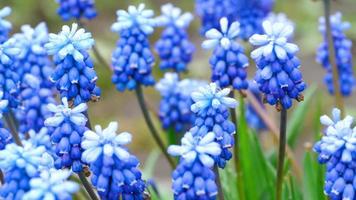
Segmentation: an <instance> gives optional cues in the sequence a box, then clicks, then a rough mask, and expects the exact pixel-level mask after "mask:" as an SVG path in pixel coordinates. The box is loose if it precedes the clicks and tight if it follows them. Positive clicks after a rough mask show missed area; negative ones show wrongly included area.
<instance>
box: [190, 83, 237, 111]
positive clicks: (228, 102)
mask: <svg viewBox="0 0 356 200" xmlns="http://www.w3.org/2000/svg"><path fill="white" fill-rule="evenodd" d="M230 91H231V90H230V89H229V88H224V89H222V90H220V88H219V87H218V86H217V84H216V83H210V84H209V85H208V86H206V87H201V88H199V90H198V91H196V92H193V93H192V99H193V101H194V102H195V103H194V104H193V105H192V106H191V110H192V111H193V112H195V113H196V112H202V111H204V110H205V109H206V108H210V107H212V108H214V109H218V108H219V107H220V106H221V105H224V106H226V107H228V108H235V107H236V105H237V101H236V100H235V99H233V98H230V97H228V95H229V93H230Z"/></svg>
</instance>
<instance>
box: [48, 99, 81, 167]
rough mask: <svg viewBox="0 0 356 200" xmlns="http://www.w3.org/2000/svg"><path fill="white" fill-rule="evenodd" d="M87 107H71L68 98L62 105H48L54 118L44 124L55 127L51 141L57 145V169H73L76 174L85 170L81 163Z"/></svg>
mask: <svg viewBox="0 0 356 200" xmlns="http://www.w3.org/2000/svg"><path fill="white" fill-rule="evenodd" d="M87 108H88V107H87V105H86V104H85V103H81V104H79V105H77V106H75V107H73V108H71V107H70V106H69V103H68V100H67V98H65V97H64V98H62V104H61V105H57V106H56V105H55V104H48V110H49V111H50V112H52V113H53V116H51V117H49V118H47V119H46V120H45V122H44V124H45V126H46V127H53V128H54V130H53V132H52V134H51V141H52V143H54V144H55V145H56V148H55V152H56V155H57V156H58V157H57V158H56V160H55V163H54V165H55V167H56V168H57V169H62V168H72V170H73V171H74V172H80V171H82V169H83V163H82V162H81V156H82V151H83V149H82V147H81V145H80V143H81V142H82V137H83V134H84V132H85V131H86V130H87V128H86V123H87V120H88V119H87V118H86V117H85V115H84V114H83V113H85V112H86V110H87Z"/></svg>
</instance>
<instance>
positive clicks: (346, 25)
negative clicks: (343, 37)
mask: <svg viewBox="0 0 356 200" xmlns="http://www.w3.org/2000/svg"><path fill="white" fill-rule="evenodd" d="M330 25H331V31H332V34H333V35H334V34H339V33H340V32H343V31H346V30H348V29H350V28H351V24H350V22H347V21H342V14H341V12H336V13H335V14H333V15H331V16H330ZM319 31H320V32H321V33H323V34H326V26H325V17H320V18H319Z"/></svg>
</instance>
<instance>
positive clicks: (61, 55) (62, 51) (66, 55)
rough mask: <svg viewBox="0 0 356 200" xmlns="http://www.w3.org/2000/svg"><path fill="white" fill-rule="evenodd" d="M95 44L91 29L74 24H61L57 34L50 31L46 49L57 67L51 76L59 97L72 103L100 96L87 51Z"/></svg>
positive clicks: (95, 98)
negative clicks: (87, 29)
mask: <svg viewBox="0 0 356 200" xmlns="http://www.w3.org/2000/svg"><path fill="white" fill-rule="evenodd" d="M93 45H94V39H93V38H92V35H91V33H88V32H85V30H84V29H83V28H80V29H78V25H77V24H72V28H70V27H69V26H66V25H65V26H63V27H62V31H61V32H60V33H58V34H53V33H51V34H50V35H49V42H48V43H47V44H46V45H45V47H46V49H47V53H48V54H50V55H54V63H55V65H56V69H55V71H54V73H53V74H52V75H51V77H50V79H51V81H52V82H54V83H55V84H56V87H57V89H58V90H59V92H60V95H61V97H66V98H67V99H68V100H69V101H72V100H73V101H74V104H75V105H78V104H80V103H83V102H88V101H89V100H97V99H98V98H99V97H100V89H99V88H98V87H97V86H96V81H97V79H98V77H97V75H96V72H95V70H94V64H93V62H92V60H91V59H90V57H89V53H88V52H87V51H88V50H89V49H90V48H91V47H92V46H93Z"/></svg>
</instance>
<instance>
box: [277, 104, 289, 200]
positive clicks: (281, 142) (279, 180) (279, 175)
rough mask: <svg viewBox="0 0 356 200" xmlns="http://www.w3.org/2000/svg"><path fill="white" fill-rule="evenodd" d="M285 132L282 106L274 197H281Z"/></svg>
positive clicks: (285, 119) (285, 118) (285, 123)
mask: <svg viewBox="0 0 356 200" xmlns="http://www.w3.org/2000/svg"><path fill="white" fill-rule="evenodd" d="M286 132H287V110H286V109H285V108H282V110H281V122H280V135H279V150H278V166H277V183H276V199H277V200H281V199H282V186H283V176H284V173H283V167H284V158H285V152H286V143H287V138H286Z"/></svg>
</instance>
